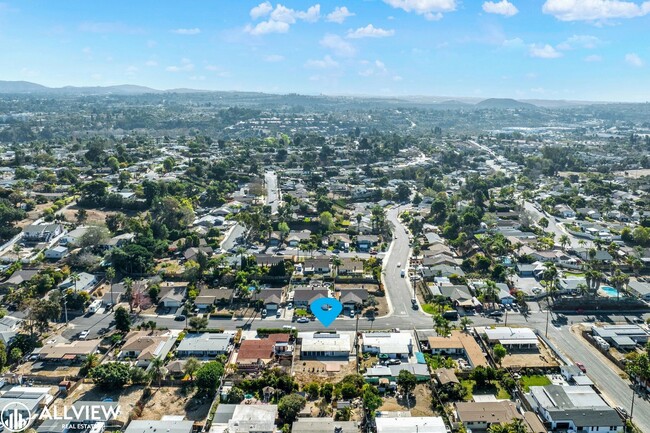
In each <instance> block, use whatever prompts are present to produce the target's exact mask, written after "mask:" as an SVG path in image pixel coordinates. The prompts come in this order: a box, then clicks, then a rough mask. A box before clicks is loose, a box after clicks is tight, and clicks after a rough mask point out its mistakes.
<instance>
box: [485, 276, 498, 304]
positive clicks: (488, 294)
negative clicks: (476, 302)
mask: <svg viewBox="0 0 650 433" xmlns="http://www.w3.org/2000/svg"><path fill="white" fill-rule="evenodd" d="M498 294H499V290H498V288H497V285H496V283H495V282H494V281H492V280H487V281H486V282H485V288H484V289H483V298H484V299H485V300H486V301H491V302H496V300H497V298H498Z"/></svg>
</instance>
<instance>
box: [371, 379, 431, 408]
mask: <svg viewBox="0 0 650 433" xmlns="http://www.w3.org/2000/svg"><path fill="white" fill-rule="evenodd" d="M413 395H414V396H415V401H414V399H413V396H411V398H410V400H409V402H408V403H407V401H406V399H405V398H399V399H397V398H395V397H386V398H384V404H383V405H382V406H381V407H380V408H379V410H380V411H391V412H396V411H409V410H410V411H411V415H412V416H434V415H435V412H434V411H433V409H432V407H431V389H430V388H429V385H428V384H426V383H420V384H418V385H417V386H416V387H415V390H414V391H413Z"/></svg>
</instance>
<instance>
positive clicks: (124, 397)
mask: <svg viewBox="0 0 650 433" xmlns="http://www.w3.org/2000/svg"><path fill="white" fill-rule="evenodd" d="M143 391H144V387H143V386H129V387H126V388H123V389H120V390H116V391H104V390H102V389H100V388H99V387H98V386H95V384H94V383H82V384H81V385H79V387H78V388H77V389H75V390H74V391H73V392H72V393H71V394H70V395H68V396H67V397H66V398H64V399H56V401H55V402H54V403H53V405H54V406H59V410H63V407H64V406H65V407H71V406H72V403H74V402H75V401H77V400H82V401H107V399H111V400H112V401H115V402H118V403H119V406H120V414H119V415H118V416H117V421H121V422H126V421H127V420H128V418H129V414H130V413H131V411H132V410H133V408H135V405H136V403H137V402H138V400H140V398H141V397H142V393H143Z"/></svg>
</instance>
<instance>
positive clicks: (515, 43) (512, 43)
mask: <svg viewBox="0 0 650 433" xmlns="http://www.w3.org/2000/svg"><path fill="white" fill-rule="evenodd" d="M501 45H502V46H504V47H506V48H521V47H523V46H524V45H525V44H524V40H523V39H521V38H512V39H506V40H504V41H503V42H502V43H501Z"/></svg>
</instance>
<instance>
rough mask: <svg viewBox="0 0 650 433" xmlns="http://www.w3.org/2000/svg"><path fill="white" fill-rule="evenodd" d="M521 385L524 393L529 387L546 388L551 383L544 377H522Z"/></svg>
mask: <svg viewBox="0 0 650 433" xmlns="http://www.w3.org/2000/svg"><path fill="white" fill-rule="evenodd" d="M521 384H522V385H523V388H524V391H525V392H528V391H529V390H530V387H531V386H546V385H550V384H551V381H550V379H549V378H548V377H546V376H539V375H537V376H523V377H522V378H521Z"/></svg>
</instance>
